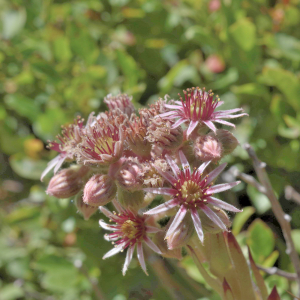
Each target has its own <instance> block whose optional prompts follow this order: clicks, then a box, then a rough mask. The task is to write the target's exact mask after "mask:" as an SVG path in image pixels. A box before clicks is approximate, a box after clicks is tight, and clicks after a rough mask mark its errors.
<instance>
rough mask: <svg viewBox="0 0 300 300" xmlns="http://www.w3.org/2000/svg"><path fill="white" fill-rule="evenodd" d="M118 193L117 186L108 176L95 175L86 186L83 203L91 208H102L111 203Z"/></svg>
mask: <svg viewBox="0 0 300 300" xmlns="http://www.w3.org/2000/svg"><path fill="white" fill-rule="evenodd" d="M116 192H117V186H116V184H115V183H114V181H113V180H112V179H111V178H110V177H109V176H107V175H102V174H97V175H94V176H93V177H92V178H91V179H90V180H89V181H88V182H87V183H86V185H85V187H84V191H83V202H84V203H85V204H88V205H91V206H102V205H105V204H107V203H108V202H110V201H111V200H112V199H113V198H114V197H115V196H116Z"/></svg>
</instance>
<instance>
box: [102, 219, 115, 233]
mask: <svg viewBox="0 0 300 300" xmlns="http://www.w3.org/2000/svg"><path fill="white" fill-rule="evenodd" d="M99 225H100V226H101V227H102V228H103V229H106V230H110V231H115V230H116V228H114V227H112V226H110V225H109V224H107V223H105V222H104V221H103V220H99Z"/></svg>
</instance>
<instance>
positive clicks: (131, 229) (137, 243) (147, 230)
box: [99, 201, 161, 275]
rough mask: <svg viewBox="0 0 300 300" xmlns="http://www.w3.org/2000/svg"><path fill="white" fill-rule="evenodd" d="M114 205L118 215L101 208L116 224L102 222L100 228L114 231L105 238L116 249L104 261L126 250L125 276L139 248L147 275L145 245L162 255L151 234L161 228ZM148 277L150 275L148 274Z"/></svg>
mask: <svg viewBox="0 0 300 300" xmlns="http://www.w3.org/2000/svg"><path fill="white" fill-rule="evenodd" d="M114 205H115V207H116V209H117V210H118V213H116V212H115V213H111V212H110V211H109V210H107V209H106V208H105V207H103V206H102V207H100V210H101V211H102V212H103V214H104V215H106V216H107V217H108V218H109V219H110V221H112V222H114V223H115V224H113V225H110V224H107V223H105V222H104V221H103V220H100V221H99V223H100V226H101V227H102V228H103V229H106V230H110V231H113V233H110V234H106V235H105V236H104V237H105V239H106V240H107V241H112V244H113V245H114V248H113V249H112V250H110V251H109V252H107V253H106V254H105V255H104V256H103V259H105V258H108V257H110V256H113V255H115V254H117V253H119V252H121V251H123V250H125V249H126V248H128V250H127V254H126V259H125V263H124V266H123V271H122V272H123V275H125V273H126V271H127V269H128V266H129V264H130V262H131V260H132V256H133V252H134V249H135V247H136V248H137V257H138V260H139V262H140V265H141V267H142V269H143V271H144V272H145V273H146V274H147V270H146V264H145V258H144V253H143V243H145V244H146V245H147V246H148V247H149V248H151V249H152V250H153V251H155V252H157V253H158V254H161V252H160V250H159V248H158V247H157V246H156V245H155V244H154V243H153V242H152V240H151V238H150V237H149V234H151V233H156V232H158V231H160V229H159V228H157V227H153V226H149V225H147V218H145V216H143V215H139V214H137V213H134V212H132V211H131V210H129V209H124V208H123V207H122V206H120V205H119V204H118V203H117V202H116V201H114ZM147 275H148V274H147Z"/></svg>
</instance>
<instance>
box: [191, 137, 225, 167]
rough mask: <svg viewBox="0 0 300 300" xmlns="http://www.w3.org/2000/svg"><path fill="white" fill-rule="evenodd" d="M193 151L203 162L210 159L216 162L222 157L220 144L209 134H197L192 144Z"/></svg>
mask: <svg viewBox="0 0 300 300" xmlns="http://www.w3.org/2000/svg"><path fill="white" fill-rule="evenodd" d="M194 153H195V155H196V157H198V158H199V159H200V160H201V161H203V162H205V161H209V160H212V161H213V162H215V163H216V162H218V161H219V160H220V159H221V158H222V154H223V149H222V144H221V143H220V142H219V141H218V139H217V138H216V137H213V136H211V135H204V136H199V137H197V139H196V141H195V144H194Z"/></svg>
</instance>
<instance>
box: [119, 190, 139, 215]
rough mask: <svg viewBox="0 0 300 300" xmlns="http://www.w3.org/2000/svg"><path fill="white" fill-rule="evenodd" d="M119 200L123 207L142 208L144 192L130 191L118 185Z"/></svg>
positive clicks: (135, 209)
mask: <svg viewBox="0 0 300 300" xmlns="http://www.w3.org/2000/svg"><path fill="white" fill-rule="evenodd" d="M118 201H119V202H120V204H121V205H122V206H123V207H125V208H129V209H132V210H134V211H138V210H139V209H140V208H142V207H144V205H143V203H144V192H143V191H134V192H130V191H127V190H124V189H122V188H121V187H118Z"/></svg>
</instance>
